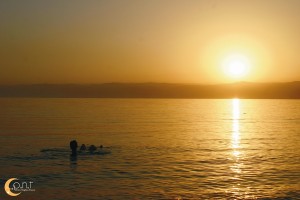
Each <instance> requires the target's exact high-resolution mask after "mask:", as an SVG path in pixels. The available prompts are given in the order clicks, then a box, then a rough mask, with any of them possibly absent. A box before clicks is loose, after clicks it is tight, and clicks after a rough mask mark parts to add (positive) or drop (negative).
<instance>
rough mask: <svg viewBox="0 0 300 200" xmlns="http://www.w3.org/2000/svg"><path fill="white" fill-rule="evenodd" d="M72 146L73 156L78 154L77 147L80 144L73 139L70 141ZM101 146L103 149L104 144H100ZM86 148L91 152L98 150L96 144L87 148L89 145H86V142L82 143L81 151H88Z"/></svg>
mask: <svg viewBox="0 0 300 200" xmlns="http://www.w3.org/2000/svg"><path fill="white" fill-rule="evenodd" d="M70 148H71V150H72V154H71V156H77V148H78V144H77V141H76V140H72V141H71V142H70ZM99 148H100V149H102V148H103V146H102V145H100V146H99ZM86 150H88V151H89V152H91V153H93V152H94V151H96V150H97V147H96V146H95V145H93V144H92V145H91V146H89V147H88V148H87V147H86V146H85V144H82V145H81V146H80V148H79V151H86Z"/></svg>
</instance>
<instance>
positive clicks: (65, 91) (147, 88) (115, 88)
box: [0, 81, 300, 99]
mask: <svg viewBox="0 0 300 200" xmlns="http://www.w3.org/2000/svg"><path fill="white" fill-rule="evenodd" d="M0 97H49V98H52V97H53V98H77V97H78V98H234V97H238V98H250V99H300V81H296V82H287V83H249V82H239V83H233V84H219V85H187V84H168V83H104V84H94V85H76V84H60V85H57V84H35V85H2V86H0Z"/></svg>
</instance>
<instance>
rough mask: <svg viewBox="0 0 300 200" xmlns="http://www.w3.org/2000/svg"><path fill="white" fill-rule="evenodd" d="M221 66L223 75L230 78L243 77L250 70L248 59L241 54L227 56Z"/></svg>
mask: <svg viewBox="0 0 300 200" xmlns="http://www.w3.org/2000/svg"><path fill="white" fill-rule="evenodd" d="M222 65H223V70H224V72H225V74H226V75H228V76H230V77H232V78H242V77H245V76H246V75H247V74H248V72H249V68H250V62H249V60H248V58H247V57H246V56H244V55H242V54H231V55H229V56H227V57H226V58H225V59H224V61H223V63H222Z"/></svg>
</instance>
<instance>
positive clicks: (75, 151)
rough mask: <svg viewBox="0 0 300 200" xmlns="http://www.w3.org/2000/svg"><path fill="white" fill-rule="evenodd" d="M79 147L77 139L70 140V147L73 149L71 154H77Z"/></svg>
mask: <svg viewBox="0 0 300 200" xmlns="http://www.w3.org/2000/svg"><path fill="white" fill-rule="evenodd" d="M77 147H78V144H77V141H76V140H72V141H71V142H70V148H71V150H72V154H71V156H77Z"/></svg>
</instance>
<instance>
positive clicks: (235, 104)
mask: <svg viewBox="0 0 300 200" xmlns="http://www.w3.org/2000/svg"><path fill="white" fill-rule="evenodd" d="M239 120H240V100H239V99H233V100H232V138H231V148H232V155H233V158H234V159H235V161H236V162H235V164H234V165H233V166H231V170H232V171H233V172H234V173H237V174H239V173H241V169H240V165H241V163H240V162H239V158H240V155H241V152H240V150H239V148H240V129H239Z"/></svg>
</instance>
